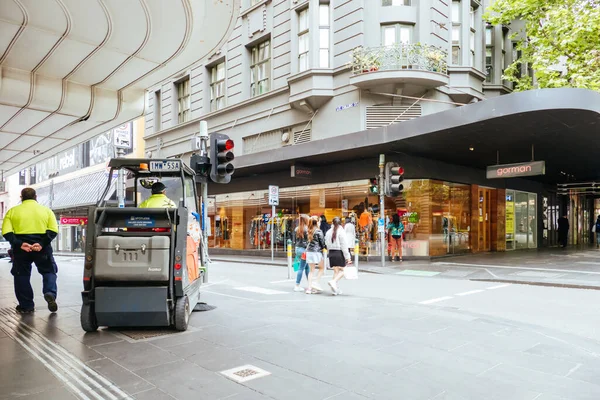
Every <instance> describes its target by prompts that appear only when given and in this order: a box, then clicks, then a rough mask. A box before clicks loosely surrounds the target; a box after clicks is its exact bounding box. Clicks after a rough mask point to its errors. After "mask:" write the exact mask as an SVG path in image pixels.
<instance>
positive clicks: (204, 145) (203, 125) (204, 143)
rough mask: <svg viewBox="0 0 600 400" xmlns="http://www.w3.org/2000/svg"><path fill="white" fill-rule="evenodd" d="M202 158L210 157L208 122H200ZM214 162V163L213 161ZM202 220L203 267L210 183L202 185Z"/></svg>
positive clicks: (206, 246)
mask: <svg viewBox="0 0 600 400" xmlns="http://www.w3.org/2000/svg"><path fill="white" fill-rule="evenodd" d="M199 136H200V156H201V157H208V123H207V122H206V121H200V134H199ZM211 162H212V161H211ZM200 189H201V190H200V191H201V194H200V196H201V198H200V212H201V215H200V218H201V219H202V223H201V224H200V227H201V229H202V260H201V262H202V266H205V265H206V262H207V260H206V259H205V258H206V257H205V254H208V253H207V249H208V227H207V226H206V220H207V218H206V216H207V214H208V208H207V206H206V205H207V204H208V182H207V181H203V182H201V183H200Z"/></svg>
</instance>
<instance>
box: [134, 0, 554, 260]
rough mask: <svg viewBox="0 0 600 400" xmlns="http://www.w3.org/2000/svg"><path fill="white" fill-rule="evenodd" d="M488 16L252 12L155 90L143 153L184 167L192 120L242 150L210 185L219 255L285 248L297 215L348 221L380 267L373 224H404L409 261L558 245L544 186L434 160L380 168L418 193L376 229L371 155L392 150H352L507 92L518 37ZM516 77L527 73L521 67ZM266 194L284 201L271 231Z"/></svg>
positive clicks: (398, 203)
mask: <svg viewBox="0 0 600 400" xmlns="http://www.w3.org/2000/svg"><path fill="white" fill-rule="evenodd" d="M487 3H488V2H487V1H486V2H483V3H481V2H479V1H476V0H473V1H466V0H455V1H452V0H330V1H324V0H245V1H243V2H242V8H241V12H240V17H239V18H238V21H237V25H236V27H235V29H234V32H233V34H232V36H231V38H230V39H229V41H228V42H227V44H226V45H225V46H223V47H222V48H220V49H217V50H216V51H215V52H214V53H213V54H211V55H210V56H209V57H207V58H205V59H201V60H198V61H197V62H196V63H195V64H193V65H191V66H190V67H189V68H188V69H187V70H185V71H182V72H181V73H180V74H178V75H176V76H173V77H171V78H170V79H168V80H165V81H163V82H162V83H160V84H159V85H156V86H154V87H151V88H149V89H148V97H147V112H146V132H145V139H146V148H147V150H148V151H149V152H151V153H152V154H153V156H160V157H171V156H182V157H184V159H185V158H188V157H189V155H190V154H191V151H190V150H191V148H190V141H189V139H190V137H192V136H193V135H194V134H195V133H197V132H198V121H199V120H201V119H202V120H206V121H207V122H208V126H209V132H221V133H226V134H227V135H229V136H230V137H231V138H232V139H233V140H234V141H235V143H236V147H235V153H236V161H235V164H236V175H235V179H234V180H233V181H232V183H231V184H229V185H213V186H211V187H209V194H210V195H211V198H210V199H209V202H208V204H209V210H208V215H209V216H210V217H211V220H210V224H209V225H210V227H211V241H210V244H211V245H212V246H214V247H221V248H223V247H224V248H231V249H238V250H239V249H244V250H249V249H255V250H262V249H266V248H270V243H271V241H273V242H274V243H275V245H276V246H277V247H278V248H279V249H282V248H283V246H284V245H285V243H286V242H287V239H288V238H290V237H291V236H293V235H291V234H290V231H291V229H292V228H293V222H292V220H294V218H295V216H296V215H297V214H298V213H299V212H302V213H309V214H316V215H325V216H326V218H327V219H328V220H331V218H332V217H333V216H349V217H351V218H353V219H354V220H355V223H356V224H357V226H358V227H359V229H358V230H357V232H358V234H357V237H356V239H357V240H358V241H359V247H360V248H361V253H362V254H377V252H378V251H379V250H378V245H377V241H378V240H380V239H381V235H380V233H378V229H377V220H378V218H384V217H385V218H387V219H389V218H390V217H391V213H399V214H400V215H401V216H402V218H403V221H404V223H405V225H406V226H407V232H406V234H405V239H406V240H405V243H404V246H405V251H406V252H407V254H408V255H415V256H439V255H443V254H447V253H457V252H476V251H490V250H498V251H503V250H512V249H522V248H535V247H537V246H538V245H542V244H546V245H547V244H552V243H553V241H554V239H553V237H554V233H553V232H554V230H555V223H554V222H553V221H554V220H555V219H556V216H555V215H554V214H555V213H558V211H557V210H555V207H556V206H555V203H556V202H557V200H556V199H555V198H553V197H552V196H551V195H550V194H549V193H548V192H547V191H545V189H544V186H543V185H541V184H539V183H537V182H528V183H527V182H521V183H516V184H514V185H512V186H511V185H510V184H507V183H506V182H505V181H502V182H501V183H500V182H497V181H491V180H486V179H482V178H481V171H480V170H477V169H476V168H473V169H472V170H469V171H468V172H465V173H463V174H462V176H463V178H462V180H461V179H460V178H457V176H456V174H450V173H448V171H449V170H453V169H454V168H455V166H454V165H453V161H452V160H450V162H447V163H446V164H444V165H446V170H444V168H441V167H440V164H439V163H437V162H436V161H435V160H430V159H427V158H418V157H409V156H408V155H406V156H404V155H403V154H404V153H401V152H396V153H395V154H388V156H387V157H388V160H390V161H395V160H398V161H401V162H402V163H404V165H406V166H407V171H410V172H409V173H407V178H411V179H410V180H409V181H407V182H406V184H405V187H406V188H407V189H406V190H405V194H404V195H403V196H402V197H401V198H399V199H396V200H391V199H388V201H387V203H386V207H385V208H386V210H387V212H386V215H380V214H379V211H378V209H379V207H378V200H377V196H375V195H372V194H370V193H369V191H368V187H369V180H368V178H369V177H372V176H376V175H377V174H378V172H379V169H378V161H377V153H378V152H384V153H385V152H388V151H389V150H390V147H388V148H381V149H379V150H378V151H375V150H368V151H365V152H364V153H362V154H361V153H360V152H359V151H353V148H357V147H356V146H354V145H353V144H352V143H351V140H350V139H348V138H349V137H350V136H352V134H353V133H356V132H359V131H364V132H366V133H367V134H368V132H369V131H371V132H373V135H375V132H380V131H382V130H383V132H386V129H387V127H391V126H393V125H396V124H397V123H399V122H401V123H402V124H397V125H399V126H406V127H409V126H412V125H410V124H406V123H407V122H408V121H411V122H414V121H416V120H421V119H423V120H426V119H427V118H426V117H428V116H433V115H438V114H439V113H443V112H446V111H451V110H456V109H459V108H460V107H463V106H464V105H468V104H473V103H477V102H481V101H483V100H486V99H489V98H494V97H497V96H499V95H503V94H508V93H510V92H511V91H512V83H510V82H507V81H505V80H502V73H503V71H504V68H505V67H506V66H508V65H509V64H511V63H512V62H513V60H514V59H516V58H518V57H519V54H518V53H517V52H516V50H515V49H516V43H515V41H516V40H517V39H515V38H513V33H515V32H518V31H519V27H520V24H519V22H518V21H517V22H515V24H514V26H513V27H512V28H509V27H505V26H489V25H487V24H486V23H485V21H484V20H483V18H482V16H483V14H484V12H485V8H486V6H487ZM510 29H514V30H515V31H514V32H512V31H511V30H510ZM522 73H531V71H530V70H529V69H528V68H527V66H525V65H523V66H522ZM439 115H442V114H439ZM401 131H402V130H401V129H398V132H401ZM404 134H405V132H403V133H401V134H399V135H404ZM365 137H367V136H365ZM399 139H400V137H399ZM345 141H347V143H344V142H345ZM382 142H383V141H382ZM329 143H334V144H335V147H337V148H339V151H337V152H336V153H335V155H331V156H330V157H329V156H324V157H322V158H321V159H320V160H317V159H315V160H308V158H306V160H307V161H308V162H307V163H305V164H304V165H303V164H302V160H297V159H295V160H294V158H295V155H296V154H301V153H302V151H300V149H304V148H308V147H307V146H308V145H309V144H312V145H313V148H314V150H313V152H314V153H313V154H309V155H310V156H313V155H315V156H316V155H318V154H320V153H323V154H325V153H327V151H328V148H329V147H328V146H329V145H328V144H329ZM359 144H360V145H361V146H362V143H359ZM469 145H470V144H465V146H466V147H470V146H469ZM296 148H297V149H298V151H297V152H296V151H295V150H294V149H296ZM471 150H473V148H471ZM282 154H289V157H288V158H287V159H286V158H285V157H283V156H281V155H282ZM317 158H318V157H317ZM288 161H289V162H288ZM454 161H456V162H457V163H458V164H461V160H460V158H458V157H457V159H456V160H454ZM494 161H495V160H494ZM493 163H494V162H493V161H490V163H489V164H493ZM290 168H292V169H291V170H290ZM298 171H300V172H305V173H306V174H305V175H304V176H301V175H299V172H298ZM348 171H352V172H351V173H348ZM433 171H437V173H434V172H433ZM459 175H460V174H459ZM269 184H277V185H279V186H280V187H282V189H281V203H280V206H279V207H278V208H277V212H276V214H277V215H276V216H273V217H274V218H276V222H277V223H276V224H275V228H273V229H272V228H271V224H270V223H271V218H272V216H271V209H270V206H268V204H267V196H268V195H267V191H266V189H267V186H268V185H269ZM549 212H552V213H553V214H552V215H549ZM362 214H365V217H364V218H361V217H362ZM277 226H278V227H277Z"/></svg>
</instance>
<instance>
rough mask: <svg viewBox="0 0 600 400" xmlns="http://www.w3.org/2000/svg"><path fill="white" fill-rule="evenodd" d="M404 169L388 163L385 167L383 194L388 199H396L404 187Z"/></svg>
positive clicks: (393, 163)
mask: <svg viewBox="0 0 600 400" xmlns="http://www.w3.org/2000/svg"><path fill="white" fill-rule="evenodd" d="M403 180H404V168H402V167H401V166H399V165H398V164H397V163H395V162H389V163H387V164H386V165H385V194H386V195H387V196H390V197H398V196H399V195H400V193H402V190H404V186H403V185H402V181H403Z"/></svg>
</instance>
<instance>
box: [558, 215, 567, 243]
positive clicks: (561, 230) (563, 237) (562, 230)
mask: <svg viewBox="0 0 600 400" xmlns="http://www.w3.org/2000/svg"><path fill="white" fill-rule="evenodd" d="M568 237H569V220H568V219H567V216H566V215H563V216H562V217H560V218H559V219H558V242H559V243H560V245H561V246H562V247H563V248H564V247H567V238H568Z"/></svg>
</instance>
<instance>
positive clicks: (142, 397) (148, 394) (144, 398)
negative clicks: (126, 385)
mask: <svg viewBox="0 0 600 400" xmlns="http://www.w3.org/2000/svg"><path fill="white" fill-rule="evenodd" d="M133 397H134V398H135V399H136V400H173V399H175V397H173V396H171V395H170V394H168V393H165V392H163V391H162V390H160V389H151V390H147V391H145V392H142V393H138V394H136V395H135V396H133Z"/></svg>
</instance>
